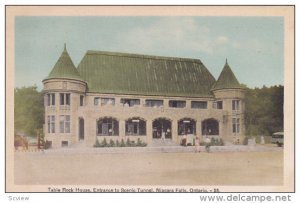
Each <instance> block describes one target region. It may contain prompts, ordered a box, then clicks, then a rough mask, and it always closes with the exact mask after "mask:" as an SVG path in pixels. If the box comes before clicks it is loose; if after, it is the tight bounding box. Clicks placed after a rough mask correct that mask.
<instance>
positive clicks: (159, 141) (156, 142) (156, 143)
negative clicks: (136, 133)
mask: <svg viewBox="0 0 300 203" xmlns="http://www.w3.org/2000/svg"><path fill="white" fill-rule="evenodd" d="M151 146H178V144H177V143H176V142H174V141H173V140H171V139H164V140H162V139H153V140H152V144H151Z"/></svg>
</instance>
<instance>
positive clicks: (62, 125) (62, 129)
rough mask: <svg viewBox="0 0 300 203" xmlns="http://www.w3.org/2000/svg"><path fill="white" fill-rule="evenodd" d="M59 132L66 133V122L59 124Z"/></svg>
mask: <svg viewBox="0 0 300 203" xmlns="http://www.w3.org/2000/svg"><path fill="white" fill-rule="evenodd" d="M59 132H60V133H64V132H65V123H64V121H60V122H59Z"/></svg>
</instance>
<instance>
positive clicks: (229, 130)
mask: <svg viewBox="0 0 300 203" xmlns="http://www.w3.org/2000/svg"><path fill="white" fill-rule="evenodd" d="M43 84H44V89H43V92H44V98H45V125H44V132H45V139H46V140H48V141H50V143H51V146H52V147H53V148H58V147H65V146H73V145H75V146H76V145H79V146H81V145H83V146H87V147H92V146H93V145H94V143H95V141H96V139H98V140H99V141H100V142H101V141H102V140H103V139H104V138H106V139H107V140H110V139H112V140H114V141H116V140H119V141H121V140H122V139H123V140H125V141H126V140H127V138H130V140H137V139H138V138H140V139H141V140H142V141H144V142H147V143H148V145H155V144H160V145H163V144H166V145H168V144H179V143H180V141H181V139H182V137H183V136H184V135H187V134H192V135H197V136H199V138H200V140H201V139H202V140H203V139H204V138H205V137H215V138H222V139H223V140H224V141H225V142H230V143H241V141H242V140H243V136H244V131H245V127H244V122H243V121H244V110H245V108H244V90H243V88H242V87H241V85H240V84H239V82H238V80H237V79H236V77H235V75H234V73H233V72H232V70H231V68H230V67H229V65H228V63H227V60H226V63H225V65H224V68H223V70H222V72H221V74H220V76H219V78H218V80H215V78H214V77H213V76H212V74H211V73H210V72H209V71H208V69H207V68H206V67H205V66H204V64H203V63H202V62H201V61H200V60H198V59H189V58H175V57H161V56H148V55H138V54H127V53H113V52H102V51H87V52H86V54H85V56H84V57H83V59H82V60H81V62H80V64H79V65H78V67H77V68H76V67H75V66H74V64H73V62H72V60H71V58H70V56H69V54H68V52H67V50H66V47H65V48H64V50H63V52H62V54H61V56H60V58H59V59H58V61H57V62H56V64H55V66H54V68H53V69H52V71H51V72H50V74H49V76H48V77H47V78H46V79H44V80H43ZM162 138H164V139H162ZM161 140H163V141H161Z"/></svg>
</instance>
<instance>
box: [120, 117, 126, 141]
mask: <svg viewBox="0 0 300 203" xmlns="http://www.w3.org/2000/svg"><path fill="white" fill-rule="evenodd" d="M119 138H120V140H122V139H123V140H124V141H125V142H126V137H125V121H124V120H119Z"/></svg>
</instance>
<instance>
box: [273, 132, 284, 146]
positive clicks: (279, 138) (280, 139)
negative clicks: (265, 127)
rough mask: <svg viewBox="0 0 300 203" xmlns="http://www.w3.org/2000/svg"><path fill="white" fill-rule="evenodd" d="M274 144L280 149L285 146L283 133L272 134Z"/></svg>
mask: <svg viewBox="0 0 300 203" xmlns="http://www.w3.org/2000/svg"><path fill="white" fill-rule="evenodd" d="M272 143H274V144H277V146H278V147H282V146H283V144H284V134H283V132H276V133H273V134H272Z"/></svg>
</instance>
